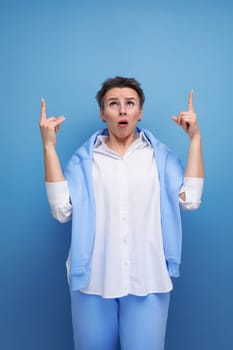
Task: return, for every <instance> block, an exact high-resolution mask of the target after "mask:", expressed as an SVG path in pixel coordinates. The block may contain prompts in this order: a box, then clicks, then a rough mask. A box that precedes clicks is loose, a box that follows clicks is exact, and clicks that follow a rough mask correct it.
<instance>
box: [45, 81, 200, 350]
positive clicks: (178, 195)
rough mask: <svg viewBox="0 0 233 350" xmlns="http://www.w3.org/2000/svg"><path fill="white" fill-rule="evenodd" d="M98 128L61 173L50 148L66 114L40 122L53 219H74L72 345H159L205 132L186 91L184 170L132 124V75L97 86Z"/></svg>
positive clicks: (137, 105)
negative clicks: (100, 125)
mask: <svg viewBox="0 0 233 350" xmlns="http://www.w3.org/2000/svg"><path fill="white" fill-rule="evenodd" d="M96 97H97V101H98V104H99V107H100V118H101V119H102V121H103V122H105V123H106V125H107V128H106V129H104V130H101V131H97V132H96V133H95V134H94V135H92V136H91V137H90V139H89V140H87V142H86V143H85V144H84V145H83V146H81V147H80V148H79V149H78V150H77V151H76V152H75V154H74V155H73V156H72V158H71V160H70V161H69V163H68V165H67V167H66V170H65V172H64V174H63V172H62V169H61V166H60V162H59V158H58V156H57V153H56V150H55V144H56V134H57V132H58V130H59V127H60V125H61V124H62V123H63V122H64V120H65V118H64V116H60V117H58V118H55V117H51V118H47V117H46V105H45V101H44V100H42V109H41V118H40V128H41V134H42V140H43V146H44V162H45V180H46V189H47V195H48V200H49V203H50V205H51V209H52V213H53V216H54V217H55V218H56V219H58V220H59V221H61V222H66V221H69V220H71V219H72V240H71V247H70V254H69V257H68V264H67V265H68V276H69V281H70V293H71V305H72V321H73V333H74V342H75V349H78V350H99V349H100V350H105V349H106V350H111V349H117V342H118V337H119V339H120V344H121V349H122V350H132V349H134V350H140V349H143V350H144V349H147V350H150V349H151V350H152V349H153V350H162V349H164V340H165V330H166V322H167V314H168V308H169V299H170V292H171V290H172V280H171V277H178V276H179V265H180V258H181V220H180V206H181V207H183V208H185V209H196V208H198V207H199V205H200V200H201V194H202V187H203V178H204V170H203V160H202V147H201V135H200V129H199V127H198V122H197V117H196V114H195V112H194V108H193V92H192V91H191V92H190V93H189V97H188V110H187V111H185V112H181V113H180V114H179V115H178V116H173V117H172V119H173V120H174V122H175V123H176V124H178V125H179V126H181V127H182V128H183V129H184V131H185V132H186V133H187V134H188V136H189V138H190V146H189V154H188V161H187V166H186V169H185V171H184V170H183V168H182V166H181V164H180V162H179V159H178V158H177V157H176V155H174V154H173V152H171V150H169V149H168V148H167V147H166V146H165V145H164V144H162V143H161V142H159V141H158V140H157V139H156V138H155V137H154V136H153V135H152V134H151V133H150V132H149V131H148V130H145V129H141V128H138V127H137V123H138V121H140V120H141V119H142V112H143V103H144V100H145V97H144V93H143V90H142V89H141V87H140V84H139V83H138V82H137V81H136V80H135V79H133V78H125V77H116V78H112V79H108V80H106V81H105V82H104V83H103V85H102V88H101V89H100V90H99V92H98V93H97V96H96Z"/></svg>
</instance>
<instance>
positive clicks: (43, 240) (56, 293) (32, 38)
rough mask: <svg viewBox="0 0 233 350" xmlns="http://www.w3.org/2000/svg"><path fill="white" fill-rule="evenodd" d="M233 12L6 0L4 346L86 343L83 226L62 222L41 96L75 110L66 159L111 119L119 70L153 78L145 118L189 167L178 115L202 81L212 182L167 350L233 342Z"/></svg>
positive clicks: (186, 248) (219, 5) (186, 218)
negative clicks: (111, 84)
mask: <svg viewBox="0 0 233 350" xmlns="http://www.w3.org/2000/svg"><path fill="white" fill-rule="evenodd" d="M232 11H233V5H232V4H231V3H230V2H229V1H222V2H215V1H213V2H211V1H199V0H197V1H182V0H177V1H171V0H170V1H156V0H155V1H149V0H145V1H143V2H141V1H140V2H139V1H138V2H137V1H132V0H131V1H127V0H126V1H121V0H119V1H117V2H111V1H90V0H85V1H84V0H76V1H75V0H71V1H55V0H48V1H44V0H42V1H39V2H32V1H26V0H22V1H16V0H12V1H11V0H10V1H7V2H1V5H0V36H1V47H0V50H1V54H0V73H1V75H0V76H1V78H0V89H1V126H0V133H1V137H0V151H1V172H0V173H1V181H0V185H1V192H0V193H1V196H0V198H1V212H0V213H1V221H0V232H1V233H0V241H1V242H0V250H1V252H0V271H1V274H0V349H2V350H13V349H17V350H42V349H43V350H72V349H73V340H72V328H71V315H70V298H69V289H68V285H67V281H66V271H65V260H66V257H67V254H68V250H69V244H70V224H63V225H61V224H59V223H58V222H56V221H55V220H54V219H53V218H52V217H51V215H50V209H49V206H48V203H47V199H46V193H45V185H44V170H43V149H42V144H41V138H40V131H39V114H40V101H41V98H42V97H44V98H45V99H46V101H47V114H48V116H52V115H54V116H59V115H65V117H66V121H65V123H64V124H63V125H62V127H61V130H60V132H59V135H58V141H57V152H58V154H59V157H60V160H61V163H62V166H63V167H65V165H66V163H67V161H68V160H69V158H70V156H71V155H72V153H73V152H74V151H75V149H76V148H77V147H78V146H80V145H81V144H82V143H83V142H84V141H85V140H86V139H87V138H88V137H89V136H90V134H91V133H93V132H94V131H95V130H96V129H101V128H103V127H104V125H103V123H102V122H101V121H100V119H99V111H98V107H97V103H96V101H95V95H96V92H97V90H98V89H99V88H100V86H101V83H102V82H103V81H104V80H105V79H106V78H109V77H114V76H116V75H123V76H129V77H135V78H136V79H137V80H139V81H140V82H141V85H142V88H143V89H144V92H145V95H146V102H145V107H144V114H143V120H142V121H141V124H140V126H142V127H144V128H146V129H149V130H150V131H152V132H153V133H154V134H155V135H156V137H157V138H159V139H160V140H161V141H162V142H165V143H166V144H168V146H169V147H170V148H172V149H173V150H174V151H175V152H176V153H177V154H178V155H179V156H180V158H181V160H182V162H183V164H184V165H185V163H186V158H187V150H188V144H189V140H188V137H187V136H186V135H185V133H184V132H183V131H182V130H181V129H180V128H179V127H177V126H176V125H175V123H174V122H173V121H172V120H171V116H172V115H173V114H176V113H179V112H180V111H183V110H186V109H187V97H188V92H189V91H190V89H194V107H195V110H196V113H197V115H198V119H199V124H200V128H201V132H202V139H203V151H204V161H205V173H206V179H205V188H204V193H203V198H202V205H201V207H200V209H199V210H198V211H195V212H183V213H182V217H183V254H182V266H181V276H180V278H179V279H176V280H174V290H173V292H172V298H171V307H170V311H169V320H168V327H167V336H166V350H206V349H211V350H219V349H221V350H229V349H231V348H232V313H233V299H232V293H233V278H232V274H233V272H232V271H233V253H232V251H233V220H232V218H233V215H232V197H233V188H232V185H231V179H232V175H233V166H232V154H231V153H232V149H233V137H232V134H233V127H232V118H233V117H232V81H233V80H232V78H233V68H232V62H233V37H232V36H233V20H232V19H233V12H232ZM132 350H133V349H132ZM145 350H146V349H145Z"/></svg>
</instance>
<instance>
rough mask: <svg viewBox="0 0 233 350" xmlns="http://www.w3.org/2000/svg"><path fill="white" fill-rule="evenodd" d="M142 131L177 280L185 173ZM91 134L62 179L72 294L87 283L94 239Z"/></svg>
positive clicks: (166, 248)
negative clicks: (68, 208) (68, 213)
mask: <svg viewBox="0 0 233 350" xmlns="http://www.w3.org/2000/svg"><path fill="white" fill-rule="evenodd" d="M136 131H137V132H140V131H143V132H144V134H145V136H146V137H147V139H148V140H149V142H150V143H151V145H152V147H153V148H154V156H155V161H156V165H157V168H158V175H159V181H160V206H161V225H162V235H163V245H164V254H165V258H166V262H167V268H168V272H169V275H170V276H171V277H178V276H179V265H180V261H181V240H182V227H181V217H180V206H179V190H180V187H181V185H182V183H183V176H184V170H183V168H182V166H181V163H180V161H179V159H178V158H177V156H176V155H175V154H174V153H173V152H172V151H171V150H170V149H168V147H167V146H166V145H165V144H163V143H161V142H159V141H158V140H157V139H156V138H155V137H154V136H153V135H152V134H151V133H150V132H149V131H148V130H145V129H140V128H137V129H136ZM107 134H108V130H107V129H104V130H99V131H97V132H96V133H94V134H93V135H92V136H91V137H90V138H89V139H88V140H87V141H86V142H85V143H84V144H83V145H82V146H81V147H80V148H79V149H78V150H77V151H76V152H75V153H74V155H73V156H72V157H71V159H70V161H69V163H68V165H67V167H66V170H65V178H66V180H67V181H68V186H69V192H70V197H71V201H72V236H71V247H70V286H71V289H72V290H78V289H80V288H86V287H87V286H88V283H89V279H90V270H91V257H92V251H93V243H94V236H95V201H94V190H93V183H92V156H93V149H94V144H95V141H96V138H97V136H98V135H107Z"/></svg>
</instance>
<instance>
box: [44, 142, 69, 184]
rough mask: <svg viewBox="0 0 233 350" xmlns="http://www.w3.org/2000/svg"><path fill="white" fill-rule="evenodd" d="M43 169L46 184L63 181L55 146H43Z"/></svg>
mask: <svg viewBox="0 0 233 350" xmlns="http://www.w3.org/2000/svg"><path fill="white" fill-rule="evenodd" d="M44 167H45V181H46V182H61V181H64V180H65V178H64V175H63V172H62V168H61V164H60V161H59V158H58V155H57V152H56V149H55V145H49V146H44Z"/></svg>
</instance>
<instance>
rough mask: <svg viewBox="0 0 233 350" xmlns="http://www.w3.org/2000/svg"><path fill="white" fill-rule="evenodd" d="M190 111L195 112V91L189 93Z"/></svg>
mask: <svg viewBox="0 0 233 350" xmlns="http://www.w3.org/2000/svg"><path fill="white" fill-rule="evenodd" d="M188 111H189V112H193V111H194V107H193V90H191V91H190V92H189V96H188Z"/></svg>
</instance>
